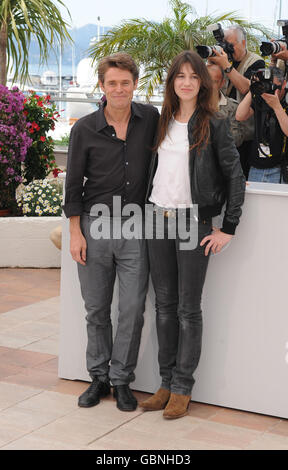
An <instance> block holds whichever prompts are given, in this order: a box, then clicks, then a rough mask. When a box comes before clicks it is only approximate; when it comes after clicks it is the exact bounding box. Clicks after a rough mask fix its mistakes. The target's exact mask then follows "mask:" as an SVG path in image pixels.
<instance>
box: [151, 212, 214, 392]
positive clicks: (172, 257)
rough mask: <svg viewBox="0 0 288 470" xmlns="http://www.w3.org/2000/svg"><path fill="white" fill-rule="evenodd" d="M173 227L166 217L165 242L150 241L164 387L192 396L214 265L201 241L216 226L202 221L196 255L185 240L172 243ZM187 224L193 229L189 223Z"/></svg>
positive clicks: (159, 357) (159, 354) (160, 363)
mask: <svg viewBox="0 0 288 470" xmlns="http://www.w3.org/2000/svg"><path fill="white" fill-rule="evenodd" d="M169 223H170V220H169V218H166V219H165V226H164V229H165V230H164V233H165V239H162V240H159V239H153V240H148V252H149V259H150V270H151V277H152V282H153V286H154V290H155V295H156V326H157V336H158V344H159V353H158V361H159V368H160V375H161V378H162V384H161V387H162V388H166V389H168V390H171V392H173V393H178V394H181V395H190V394H191V390H192V387H193V385H194V382H195V381H194V378H193V373H194V371H195V369H196V367H197V365H198V362H199V359H200V353H201V345H202V310H201V296H202V289H203V285H204V281H205V276H206V271H207V266H208V260H209V255H208V256H205V254H204V250H205V247H201V246H200V242H201V240H202V239H203V238H204V237H205V236H206V235H209V234H210V233H211V225H212V222H211V220H210V221H208V223H202V222H199V224H198V243H197V246H196V248H195V249H191V250H181V249H180V242H181V239H180V238H179V236H176V238H175V239H169V238H168V224H169ZM187 223H188V225H189V220H188V221H187ZM191 223H192V222H191ZM193 224H194V225H195V222H193ZM196 230H197V225H196ZM155 233H156V231H155V224H154V235H155Z"/></svg>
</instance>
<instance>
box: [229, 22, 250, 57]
mask: <svg viewBox="0 0 288 470" xmlns="http://www.w3.org/2000/svg"><path fill="white" fill-rule="evenodd" d="M225 39H226V41H228V42H230V44H232V45H233V46H234V53H233V59H234V60H235V62H240V61H241V60H242V59H243V57H244V55H245V54H246V42H245V39H243V40H242V41H238V34H237V31H233V30H229V29H228V30H227V31H226V32H225Z"/></svg>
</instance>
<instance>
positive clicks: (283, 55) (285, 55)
mask: <svg viewBox="0 0 288 470" xmlns="http://www.w3.org/2000/svg"><path fill="white" fill-rule="evenodd" d="M272 41H273V42H274V39H272ZM280 48H281V51H280V52H278V54H272V61H273V62H276V61H277V60H278V59H281V60H288V50H287V47H285V45H284V44H280Z"/></svg>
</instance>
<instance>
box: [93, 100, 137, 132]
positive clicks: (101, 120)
mask: <svg viewBox="0 0 288 470" xmlns="http://www.w3.org/2000/svg"><path fill="white" fill-rule="evenodd" d="M106 104H107V103H106V102H105V103H103V104H102V105H101V106H100V108H99V109H98V110H97V111H96V113H97V119H96V131H97V132H99V131H101V130H102V129H104V128H105V127H107V126H109V124H108V123H107V121H106V117H105V114H104V108H105V106H106ZM134 116H136V117H138V118H140V119H141V118H143V113H142V111H141V109H140V107H139V105H138V104H137V103H135V102H134V101H132V102H131V117H132V119H133V117H134Z"/></svg>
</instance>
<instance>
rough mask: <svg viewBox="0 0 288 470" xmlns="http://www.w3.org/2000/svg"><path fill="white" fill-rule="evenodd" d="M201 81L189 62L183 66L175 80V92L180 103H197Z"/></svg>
mask: <svg viewBox="0 0 288 470" xmlns="http://www.w3.org/2000/svg"><path fill="white" fill-rule="evenodd" d="M200 85H201V81H200V78H199V77H198V75H197V74H196V73H195V72H194V70H193V69H192V67H191V65H190V63H189V62H186V63H184V64H182V65H181V67H180V70H179V72H178V74H177V75H176V78H175V80H174V91H175V93H176V95H177V96H178V98H179V99H180V101H183V102H189V101H191V103H192V102H193V103H195V102H196V101H197V96H198V93H199V90H200Z"/></svg>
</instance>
